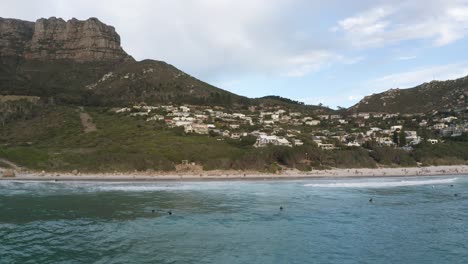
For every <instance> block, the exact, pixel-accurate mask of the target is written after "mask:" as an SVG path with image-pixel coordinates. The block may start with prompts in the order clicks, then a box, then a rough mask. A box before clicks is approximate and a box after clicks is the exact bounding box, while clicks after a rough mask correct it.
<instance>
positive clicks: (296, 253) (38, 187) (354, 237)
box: [0, 176, 468, 264]
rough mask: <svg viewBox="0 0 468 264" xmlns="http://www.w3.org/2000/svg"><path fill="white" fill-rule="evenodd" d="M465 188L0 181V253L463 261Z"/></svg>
mask: <svg viewBox="0 0 468 264" xmlns="http://www.w3.org/2000/svg"><path fill="white" fill-rule="evenodd" d="M450 185H453V187H451V186H450ZM467 188H468V177H461V176H453V177H445V178H440V177H424V178H386V179H350V180H340V181H334V180H300V181H277V182H273V181H259V182H243V181H242V182H241V181H239V182H194V183H189V182H181V183H111V182H108V183H105V182H104V183H98V182H14V181H8V182H6V181H0V263H340V264H341V263H411V264H416V263H468V192H467V190H468V189H467ZM454 194H458V196H454ZM370 198H372V199H373V202H372V203H371V202H369V199H370ZM281 206H282V207H283V210H280V209H279V208H280V207H281ZM152 210H155V212H154V213H153V212H152ZM168 211H171V212H172V215H169V214H168Z"/></svg>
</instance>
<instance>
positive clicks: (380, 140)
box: [375, 137, 395, 147]
mask: <svg viewBox="0 0 468 264" xmlns="http://www.w3.org/2000/svg"><path fill="white" fill-rule="evenodd" d="M375 142H377V144H378V145H380V146H387V147H391V146H393V145H395V142H393V140H392V139H391V138H389V137H376V138H375Z"/></svg>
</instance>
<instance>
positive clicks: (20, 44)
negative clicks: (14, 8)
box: [0, 18, 34, 57]
mask: <svg viewBox="0 0 468 264" xmlns="http://www.w3.org/2000/svg"><path fill="white" fill-rule="evenodd" d="M33 33H34V23H33V22H28V21H22V20H18V19H3V18H0V56H1V57H22V55H23V53H24V50H25V48H26V46H27V44H28V43H29V41H30V40H31V39H32V36H33Z"/></svg>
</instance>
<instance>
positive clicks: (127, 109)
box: [115, 107, 132, 114]
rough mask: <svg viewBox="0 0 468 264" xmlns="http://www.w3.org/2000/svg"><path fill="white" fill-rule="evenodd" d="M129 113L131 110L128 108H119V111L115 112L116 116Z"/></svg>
mask: <svg viewBox="0 0 468 264" xmlns="http://www.w3.org/2000/svg"><path fill="white" fill-rule="evenodd" d="M130 111H132V109H130V108H128V107H125V108H121V109H119V110H116V111H115V112H116V113H117V114H118V113H125V112H130Z"/></svg>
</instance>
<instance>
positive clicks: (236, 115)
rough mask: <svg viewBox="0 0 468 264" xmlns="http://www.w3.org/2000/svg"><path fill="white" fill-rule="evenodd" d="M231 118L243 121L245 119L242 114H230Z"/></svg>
mask: <svg viewBox="0 0 468 264" xmlns="http://www.w3.org/2000/svg"><path fill="white" fill-rule="evenodd" d="M232 117H234V118H240V119H244V118H245V115H244V114H240V113H234V114H232Z"/></svg>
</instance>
